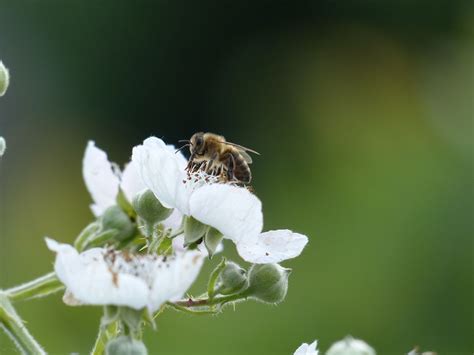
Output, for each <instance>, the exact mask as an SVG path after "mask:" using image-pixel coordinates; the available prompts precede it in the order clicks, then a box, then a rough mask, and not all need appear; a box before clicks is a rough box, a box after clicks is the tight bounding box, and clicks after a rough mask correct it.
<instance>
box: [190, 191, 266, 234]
mask: <svg viewBox="0 0 474 355" xmlns="http://www.w3.org/2000/svg"><path fill="white" fill-rule="evenodd" d="M190 212H191V215H192V216H193V217H194V218H196V219H197V220H199V221H200V222H202V223H204V224H207V225H210V226H212V227H214V228H216V229H217V230H218V231H220V232H221V233H222V234H223V235H224V237H226V238H228V239H231V240H233V241H234V242H235V243H237V242H238V241H239V240H241V239H243V238H247V237H248V238H255V237H257V236H258V235H259V234H260V232H261V231H262V227H263V214H262V203H261V202H260V200H259V199H258V198H257V197H256V196H255V195H253V194H252V193H250V192H249V191H248V190H247V189H245V188H242V187H237V186H231V185H224V184H212V185H206V186H203V187H200V188H198V189H197V190H196V191H195V192H194V193H193V194H192V195H191V199H190Z"/></svg>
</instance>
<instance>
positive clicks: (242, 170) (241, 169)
mask: <svg viewBox="0 0 474 355" xmlns="http://www.w3.org/2000/svg"><path fill="white" fill-rule="evenodd" d="M231 154H232V156H233V158H234V159H233V160H234V162H235V164H234V166H233V171H232V174H233V178H234V179H235V180H239V181H240V182H242V183H244V184H248V183H250V181H251V180H252V173H251V171H250V167H249V165H248V164H247V162H246V161H245V159H244V158H243V157H242V155H240V154H239V153H238V152H232V153H231ZM231 164H232V162H231Z"/></svg>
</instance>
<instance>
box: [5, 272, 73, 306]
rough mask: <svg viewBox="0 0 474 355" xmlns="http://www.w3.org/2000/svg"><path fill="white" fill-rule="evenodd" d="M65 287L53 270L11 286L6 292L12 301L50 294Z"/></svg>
mask: <svg viewBox="0 0 474 355" xmlns="http://www.w3.org/2000/svg"><path fill="white" fill-rule="evenodd" d="M63 289H64V286H63V284H62V283H61V282H60V281H59V280H58V278H57V276H56V274H55V273H54V272H51V273H49V274H46V275H44V276H41V277H38V278H37V279H35V280H33V281H30V282H27V283H25V284H23V285H20V286H16V287H13V288H10V289H8V290H6V291H4V293H5V294H6V296H7V297H8V298H9V299H10V301H12V302H17V301H24V300H30V299H33V298H40V297H45V296H49V295H51V294H53V293H56V292H59V291H61V290H63Z"/></svg>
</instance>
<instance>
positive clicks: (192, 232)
mask: <svg viewBox="0 0 474 355" xmlns="http://www.w3.org/2000/svg"><path fill="white" fill-rule="evenodd" d="M208 229H209V226H206V225H205V224H202V223H201V222H199V221H198V220H196V219H194V218H193V217H191V216H188V217H185V218H184V246H188V245H190V244H192V243H194V242H197V241H198V240H199V239H201V238H202V237H203V236H204V234H205V233H206V232H207V230H208Z"/></svg>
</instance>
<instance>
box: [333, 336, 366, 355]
mask: <svg viewBox="0 0 474 355" xmlns="http://www.w3.org/2000/svg"><path fill="white" fill-rule="evenodd" d="M326 355H375V350H374V349H373V348H372V347H371V346H369V345H368V344H367V343H366V342H364V341H362V340H359V339H354V338H353V337H351V336H348V337H346V338H345V339H343V340H341V341H338V342H336V343H334V344H332V345H331V347H330V348H329V350H328V351H327V353H326Z"/></svg>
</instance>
